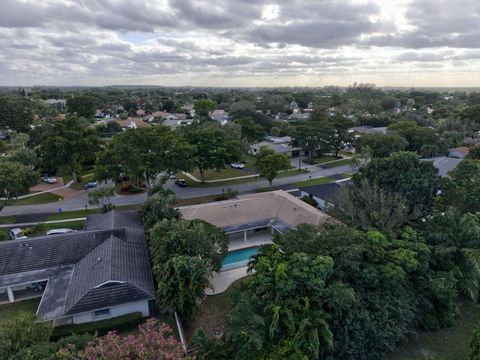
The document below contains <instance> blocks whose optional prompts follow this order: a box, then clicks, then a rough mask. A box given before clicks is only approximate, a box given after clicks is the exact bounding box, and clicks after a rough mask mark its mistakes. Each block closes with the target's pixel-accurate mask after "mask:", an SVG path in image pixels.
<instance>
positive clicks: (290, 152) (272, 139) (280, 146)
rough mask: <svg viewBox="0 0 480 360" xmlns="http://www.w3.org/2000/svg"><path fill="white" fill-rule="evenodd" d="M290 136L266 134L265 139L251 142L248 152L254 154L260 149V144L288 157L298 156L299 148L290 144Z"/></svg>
mask: <svg viewBox="0 0 480 360" xmlns="http://www.w3.org/2000/svg"><path fill="white" fill-rule="evenodd" d="M291 143H292V138H291V137H290V136H282V137H276V136H267V137H265V141H261V142H259V143H256V144H253V145H251V146H250V153H252V154H254V155H255V154H256V153H258V152H259V151H260V148H261V147H262V146H266V147H268V148H270V149H272V150H273V151H275V152H276V153H279V154H284V155H287V156H288V157H298V156H299V155H300V148H298V147H295V146H292V144H291Z"/></svg>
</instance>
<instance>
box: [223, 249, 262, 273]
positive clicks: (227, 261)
mask: <svg viewBox="0 0 480 360" xmlns="http://www.w3.org/2000/svg"><path fill="white" fill-rule="evenodd" d="M257 251H258V247H250V248H246V249H241V250H235V251H231V252H229V253H228V254H227V255H225V258H224V259H223V263H222V268H221V271H225V270H230V269H235V268H238V267H242V266H247V264H248V261H249V260H250V258H251V257H252V256H253V255H255V254H256V253H257Z"/></svg>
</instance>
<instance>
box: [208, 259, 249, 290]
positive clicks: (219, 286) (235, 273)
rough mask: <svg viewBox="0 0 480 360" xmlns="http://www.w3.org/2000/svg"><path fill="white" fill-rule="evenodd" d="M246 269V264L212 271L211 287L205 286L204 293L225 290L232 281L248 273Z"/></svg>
mask: <svg viewBox="0 0 480 360" xmlns="http://www.w3.org/2000/svg"><path fill="white" fill-rule="evenodd" d="M247 269H248V266H244V267H241V268H236V269H232V270H227V271H222V272H218V273H214V274H213V275H212V277H211V278H210V284H212V288H207V290H205V294H206V295H217V294H221V293H223V292H225V290H227V289H228V287H229V286H230V285H231V284H232V283H233V282H235V281H237V280H238V279H241V278H243V277H245V276H247V275H249V274H248V273H247Z"/></svg>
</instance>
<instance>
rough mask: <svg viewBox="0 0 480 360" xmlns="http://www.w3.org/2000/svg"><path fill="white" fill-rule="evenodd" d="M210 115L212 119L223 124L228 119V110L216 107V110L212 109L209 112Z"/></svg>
mask: <svg viewBox="0 0 480 360" xmlns="http://www.w3.org/2000/svg"><path fill="white" fill-rule="evenodd" d="M210 117H211V118H212V119H213V120H215V121H218V122H219V123H220V124H222V125H225V124H226V123H227V122H228V119H229V115H228V112H226V111H225V110H222V109H217V110H214V111H212V112H211V113H210Z"/></svg>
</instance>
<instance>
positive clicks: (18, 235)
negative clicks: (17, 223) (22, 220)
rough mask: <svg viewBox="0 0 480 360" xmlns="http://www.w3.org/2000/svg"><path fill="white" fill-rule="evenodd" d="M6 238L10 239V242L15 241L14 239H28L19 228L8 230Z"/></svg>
mask: <svg viewBox="0 0 480 360" xmlns="http://www.w3.org/2000/svg"><path fill="white" fill-rule="evenodd" d="M8 236H9V237H10V239H11V240H16V239H26V238H28V236H27V235H25V233H24V232H23V230H22V229H20V228H13V229H10V230H9V232H8Z"/></svg>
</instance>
